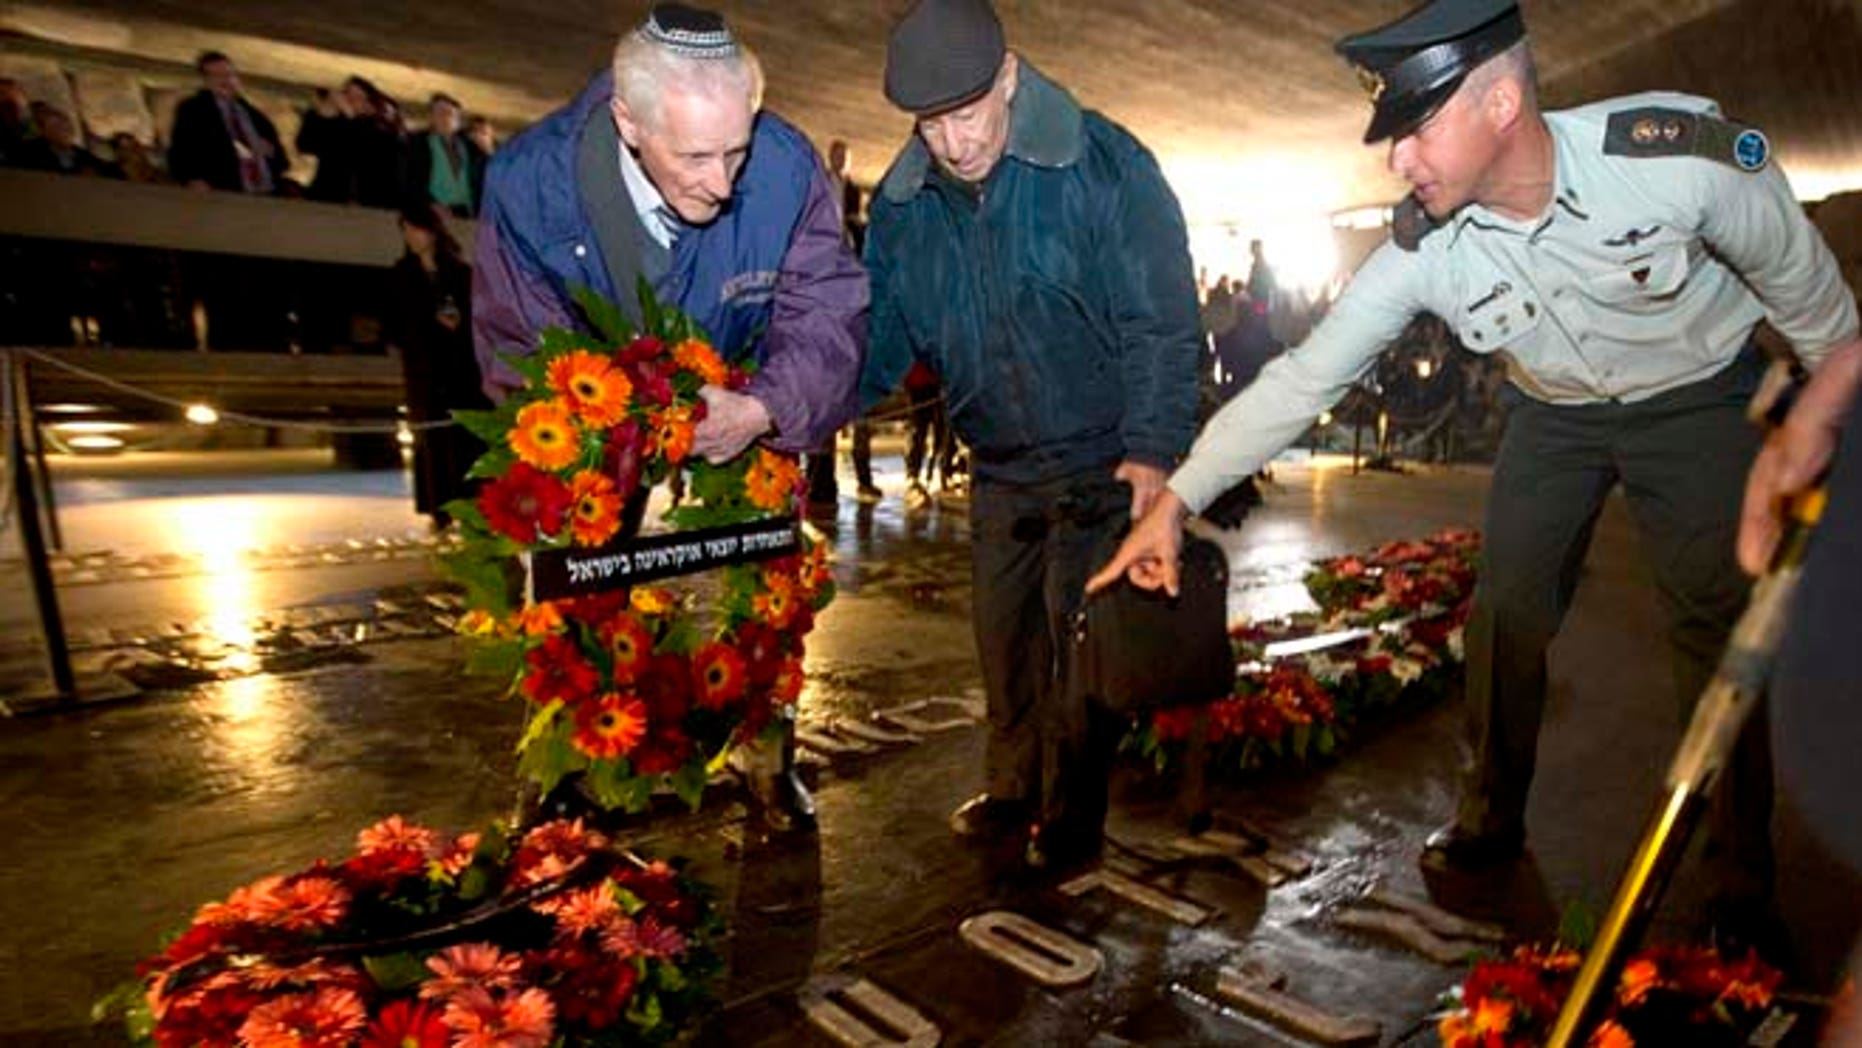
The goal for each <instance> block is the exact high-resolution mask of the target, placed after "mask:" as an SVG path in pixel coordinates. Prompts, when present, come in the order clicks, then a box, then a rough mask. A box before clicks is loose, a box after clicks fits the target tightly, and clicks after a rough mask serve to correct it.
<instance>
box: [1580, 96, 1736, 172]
mask: <svg viewBox="0 0 1862 1048" xmlns="http://www.w3.org/2000/svg"><path fill="white" fill-rule="evenodd" d="M1603 151H1604V152H1605V153H1606V154H1608V155H1610V156H1627V157H1636V158H1639V159H1646V158H1649V157H1669V156H1697V157H1701V158H1703V159H1706V160H1712V161H1715V162H1718V163H1721V164H1725V165H1727V166H1728V167H1736V168H1738V169H1739V170H1741V171H1751V172H1757V171H1763V170H1765V165H1766V164H1768V163H1770V162H1771V141H1770V140H1769V139H1767V138H1766V137H1765V133H1764V132H1763V131H1760V130H1759V129H1758V128H1756V127H1748V126H1746V125H1745V124H1740V123H1736V122H1734V121H1731V120H1722V119H1720V118H1719V117H1716V116H1712V115H1709V114H1707V113H1696V112H1692V111H1689V110H1686V109H1668V108H1664V107H1660V106H1645V107H1642V108H1639V109H1624V110H1620V111H1618V112H1615V113H1612V114H1610V123H1609V125H1608V127H1607V129H1606V130H1605V131H1604V136H1603Z"/></svg>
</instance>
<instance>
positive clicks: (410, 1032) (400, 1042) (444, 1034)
mask: <svg viewBox="0 0 1862 1048" xmlns="http://www.w3.org/2000/svg"><path fill="white" fill-rule="evenodd" d="M451 1037H452V1032H451V1031H450V1030H448V1029H447V1028H446V1024H445V1023H444V1022H442V1021H441V1020H440V1013H439V1012H437V1011H435V1010H433V1008H431V1007H429V1006H428V1005H426V1004H423V1003H421V1002H419V1001H395V1002H394V1003H393V1004H390V1005H388V1006H387V1007H386V1008H383V1009H382V1010H381V1014H380V1015H378V1016H376V1017H375V1021H374V1022H372V1023H370V1024H369V1028H368V1032H367V1033H365V1034H363V1035H362V1048H447V1043H448V1041H449V1040H450V1038H451Z"/></svg>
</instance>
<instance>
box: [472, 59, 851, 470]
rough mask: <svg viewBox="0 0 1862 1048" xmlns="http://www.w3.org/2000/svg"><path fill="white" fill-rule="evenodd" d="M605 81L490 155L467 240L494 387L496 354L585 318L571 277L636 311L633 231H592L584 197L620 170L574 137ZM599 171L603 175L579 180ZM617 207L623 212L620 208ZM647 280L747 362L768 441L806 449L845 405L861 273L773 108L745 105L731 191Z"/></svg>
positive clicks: (607, 88)
mask: <svg viewBox="0 0 1862 1048" xmlns="http://www.w3.org/2000/svg"><path fill="white" fill-rule="evenodd" d="M613 94H614V87H613V78H612V74H611V73H606V72H604V73H602V74H601V75H599V76H597V77H596V78H595V79H594V80H593V81H591V82H590V84H589V86H588V87H587V88H586V89H585V90H583V92H582V94H581V95H580V96H578V97H577V98H576V99H575V100H574V101H573V102H571V103H569V105H567V106H566V107H564V108H562V109H559V110H557V111H556V112H554V113H552V114H550V115H549V116H547V117H545V118H543V120H542V121H540V122H539V123H537V124H535V125H533V126H532V127H530V128H529V129H528V130H526V131H525V132H524V133H523V134H521V135H518V136H517V137H516V138H514V139H512V141H511V142H510V144H508V145H507V146H505V147H504V148H503V149H500V150H499V151H498V153H497V155H496V156H494V157H493V158H492V162H491V167H490V170H489V171H488V172H487V174H486V179H485V202H484V208H483V212H482V214H481V217H480V220H479V226H478V239H477V243H476V244H475V246H474V255H475V267H474V273H473V286H472V330H473V338H474V342H475V343H476V346H477V352H478V360H479V368H480V371H481V373H482V374H483V375H484V376H485V391H486V392H487V393H488V394H490V395H491V396H492V397H493V399H502V397H503V395H504V394H505V393H506V392H507V391H509V390H511V389H513V388H515V387H517V386H518V385H520V384H521V381H522V380H521V379H519V378H518V376H517V375H516V373H515V372H513V371H512V370H511V369H510V368H509V367H508V366H506V365H505V364H504V362H503V361H502V360H501V359H499V358H500V357H502V356H505V355H517V354H525V353H529V352H531V351H533V350H534V348H535V346H536V344H537V336H538V334H539V333H540V332H542V331H543V329H544V328H547V327H566V328H572V329H579V330H588V329H589V325H588V323H587V320H586V318H584V317H583V316H582V315H581V311H580V309H579V307H577V305H576V304H575V301H574V298H573V292H574V289H575V288H576V287H578V286H580V287H586V288H588V289H590V290H592V291H594V292H595V293H597V294H599V295H601V296H602V297H603V298H606V299H607V300H609V301H611V302H614V303H616V304H617V305H619V306H621V308H622V309H623V310H624V311H625V312H627V313H628V315H629V316H630V318H632V319H633V320H634V321H635V322H636V323H638V321H639V316H638V308H639V307H638V304H637V302H636V300H635V293H634V288H633V287H632V286H617V284H619V283H622V282H625V283H628V284H629V285H631V283H632V282H631V281H628V280H626V278H625V276H624V275H625V274H638V273H639V272H640V263H639V260H638V259H637V258H628V257H626V255H627V254H628V251H629V246H630V245H631V244H633V243H634V241H633V240H631V239H630V238H629V237H627V236H617V235H615V232H614V231H613V230H612V229H608V230H604V229H600V228H598V227H597V223H596V220H595V217H594V213H595V211H596V210H598V205H597V203H596V202H597V201H598V200H599V199H600V196H599V194H601V193H603V192H606V193H608V194H610V195H612V193H613V192H614V191H615V186H618V184H619V183H620V170H619V162H618V159H617V158H614V157H613V156H612V154H610V157H609V159H608V161H607V163H606V167H605V169H601V170H599V171H597V170H596V169H594V168H591V166H590V163H589V161H588V157H589V156H591V155H598V154H599V150H590V149H589V148H588V142H587V141H585V139H588V138H589V137H590V136H593V135H601V134H611V131H610V129H611V128H612V123H611V118H610V116H609V101H610V99H611V98H612V97H613ZM604 123H605V125H606V126H604ZM610 174H611V176H612V179H613V183H614V185H613V186H610V185H602V184H591V183H603V182H605V180H606V179H607V178H608V177H609V175H610ZM619 191H620V192H621V193H622V194H624V193H625V190H624V189H621V190H619ZM613 210H614V209H613V208H610V213H611V212H612V211H613ZM623 217H625V218H626V219H627V220H630V221H637V220H635V219H633V215H632V212H631V210H630V211H628V212H627V213H626V215H625V216H623ZM617 273H619V274H623V276H621V277H617V276H616V274H617ZM653 289H654V292H655V294H656V295H657V296H658V297H659V300H660V301H661V302H662V303H664V304H666V305H669V306H676V307H678V308H679V309H680V310H682V311H684V312H685V313H686V314H688V315H689V316H691V317H692V319H693V320H695V321H696V322H697V323H698V324H699V326H700V327H702V328H703V329H704V331H705V333H706V334H707V335H708V336H710V338H711V341H712V344H713V345H715V346H716V347H717V348H718V351H719V352H720V353H722V354H723V355H724V357H725V359H727V360H730V361H733V362H742V361H745V360H750V359H753V360H754V361H755V362H756V364H757V372H756V374H755V376H754V377H753V378H752V379H751V381H750V384H749V386H748V388H746V389H745V390H744V392H746V393H749V394H750V395H751V396H754V397H756V398H757V399H758V400H760V401H762V403H763V406H764V407H765V408H766V409H768V411H769V415H770V419H771V420H772V422H773V423H774V426H775V432H774V434H772V435H771V436H770V437H769V438H767V443H768V444H769V445H770V446H772V447H775V448H778V449H780V450H783V451H806V450H810V449H813V448H815V447H818V446H820V445H821V444H823V443H825V442H826V440H827V439H828V438H829V437H830V436H832V435H833V433H834V431H835V430H837V429H839V428H840V427H841V426H842V425H843V424H845V423H846V422H847V421H848V420H850V419H852V418H853V416H854V415H855V413H856V412H857V410H858V407H859V404H858V395H857V386H858V382H859V376H860V370H861V366H862V364H863V361H864V359H865V355H866V319H867V305H868V288H867V278H866V271H865V270H864V269H862V268H861V266H860V263H859V260H858V259H857V258H855V257H854V255H853V252H852V251H851V250H850V249H849V248H848V246H847V243H846V240H845V238H844V237H843V235H842V226H841V216H840V205H839V203H838V202H837V201H836V200H835V198H834V191H833V188H832V183H831V182H830V181H829V179H828V174H827V170H826V168H825V167H823V166H822V163H821V159H820V157H819V156H818V155H817V154H816V153H815V149H814V146H813V145H811V144H810V143H809V141H808V139H807V138H806V137H804V136H803V135H802V133H801V132H800V131H798V130H796V129H795V128H794V127H793V126H791V125H790V124H788V123H787V122H785V121H784V120H782V119H781V118H780V117H777V116H776V115H774V114H772V113H768V112H764V113H760V114H758V116H757V118H756V126H755V129H754V131H753V133H752V136H751V140H750V154H749V157H748V158H747V159H746V161H745V163H744V167H743V170H742V171H741V172H740V173H739V175H738V178H737V183H736V185H735V187H734V188H733V194H732V198H731V200H730V202H729V203H728V204H727V205H725V208H724V210H723V211H722V212H721V213H720V214H719V216H718V217H717V219H716V220H714V221H712V222H711V223H709V224H707V225H704V226H695V227H688V228H687V229H686V230H685V231H684V232H683V233H682V234H681V235H680V236H679V238H678V239H677V241H676V242H675V243H674V246H673V250H672V258H671V263H670V266H669V267H668V269H667V271H666V273H665V275H664V276H662V277H661V278H659V279H658V280H656V281H653Z"/></svg>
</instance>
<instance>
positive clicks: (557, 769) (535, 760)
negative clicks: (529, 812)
mask: <svg viewBox="0 0 1862 1048" xmlns="http://www.w3.org/2000/svg"><path fill="white" fill-rule="evenodd" d="M574 733H575V725H574V724H571V723H568V722H566V721H563V720H558V721H557V722H556V723H555V724H553V725H551V726H550V727H549V729H548V730H547V731H545V732H544V733H543V734H542V736H541V737H540V738H538V739H537V740H536V741H534V742H532V743H530V744H529V745H527V746H524V747H523V751H522V756H520V757H519V758H518V761H517V773H518V774H519V775H522V776H523V777H525V778H527V779H529V780H530V781H532V782H534V783H536V784H537V787H538V788H539V789H541V790H542V791H543V792H544V793H548V792H550V791H551V790H553V789H555V788H556V787H557V785H558V784H560V783H561V782H562V780H563V776H565V775H568V774H569V773H570V772H572V771H581V770H582V769H584V768H586V767H588V758H587V757H584V756H583V755H582V751H580V750H578V749H576V748H575V746H574V745H573V744H572V743H570V741H569V738H570V736H571V735H573V734H574Z"/></svg>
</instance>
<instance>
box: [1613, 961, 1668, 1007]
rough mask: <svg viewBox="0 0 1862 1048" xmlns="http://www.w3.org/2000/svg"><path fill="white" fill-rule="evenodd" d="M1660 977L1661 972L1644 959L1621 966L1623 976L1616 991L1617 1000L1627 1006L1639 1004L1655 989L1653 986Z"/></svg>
mask: <svg viewBox="0 0 1862 1048" xmlns="http://www.w3.org/2000/svg"><path fill="white" fill-rule="evenodd" d="M1661 977H1662V973H1661V970H1660V969H1658V968H1656V967H1655V962H1654V961H1651V960H1649V959H1648V958H1646V957H1638V958H1636V959H1635V960H1633V961H1630V962H1629V963H1628V964H1626V965H1624V966H1623V975H1622V978H1621V980H1620V981H1619V983H1620V984H1619V986H1618V989H1617V991H1616V993H1617V1000H1619V1001H1622V1002H1623V1003H1624V1004H1627V1005H1637V1004H1641V1003H1642V999H1643V998H1644V997H1647V996H1648V995H1649V991H1650V990H1652V989H1654V988H1655V984H1656V983H1658V982H1660V981H1661Z"/></svg>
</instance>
